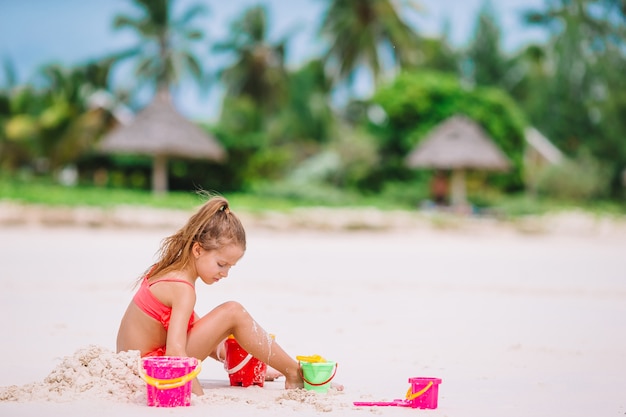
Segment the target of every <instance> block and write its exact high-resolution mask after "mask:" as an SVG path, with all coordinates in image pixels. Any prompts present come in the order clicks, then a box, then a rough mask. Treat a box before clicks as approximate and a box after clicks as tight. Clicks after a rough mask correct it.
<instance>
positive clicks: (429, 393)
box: [353, 377, 441, 409]
mask: <svg viewBox="0 0 626 417" xmlns="http://www.w3.org/2000/svg"><path fill="white" fill-rule="evenodd" d="M409 384H411V386H410V387H409V390H408V391H407V393H406V398H404V399H402V400H400V399H396V400H393V401H355V402H354V403H353V404H354V405H355V406H357V407H374V406H383V407H384V406H389V407H411V408H421V409H424V408H429V409H435V408H437V402H438V397H439V384H441V379H440V378H425V377H415V378H409Z"/></svg>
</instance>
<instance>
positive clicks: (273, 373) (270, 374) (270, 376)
mask: <svg viewBox="0 0 626 417" xmlns="http://www.w3.org/2000/svg"><path fill="white" fill-rule="evenodd" d="M281 376H284V375H283V374H281V373H280V372H278V371H277V370H276V369H274V368H272V367H271V366H269V365H268V366H267V371H266V372H265V380H266V381H274V380H276V379H277V378H280V377H281Z"/></svg>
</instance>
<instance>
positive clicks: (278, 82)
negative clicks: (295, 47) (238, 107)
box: [213, 5, 289, 112]
mask: <svg viewBox="0 0 626 417" xmlns="http://www.w3.org/2000/svg"><path fill="white" fill-rule="evenodd" d="M268 29H269V28H268V22H267V11H266V8H265V7H264V6H262V5H257V6H253V7H250V8H249V9H247V10H245V11H244V13H243V15H242V16H241V17H240V18H238V19H236V20H235V21H233V22H232V24H231V25H230V33H229V35H228V37H227V38H226V39H225V40H223V41H221V42H217V43H216V44H215V45H214V48H213V50H214V51H215V52H218V53H229V54H230V55H231V56H232V57H233V58H234V59H233V63H232V64H231V65H230V66H227V67H226V68H223V69H222V70H220V71H219V74H218V75H219V76H220V77H221V79H222V82H223V83H224V84H225V86H226V94H227V96H229V97H248V98H250V99H251V100H252V101H253V102H254V103H256V104H257V105H258V106H259V107H260V108H262V109H264V110H266V111H269V112H272V111H274V110H276V109H277V108H278V107H279V106H280V104H282V103H283V102H284V100H285V97H286V93H287V91H286V89H287V71H286V68H285V51H286V48H287V42H288V39H289V35H285V36H283V37H282V38H281V39H280V40H278V41H277V42H276V43H271V42H270V41H269V40H268Z"/></svg>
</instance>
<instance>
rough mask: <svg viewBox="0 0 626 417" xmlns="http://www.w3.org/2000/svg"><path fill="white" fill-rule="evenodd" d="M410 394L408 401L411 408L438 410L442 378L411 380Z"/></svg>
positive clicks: (408, 394) (417, 378)
mask: <svg viewBox="0 0 626 417" xmlns="http://www.w3.org/2000/svg"><path fill="white" fill-rule="evenodd" d="M409 384H411V388H409V392H408V393H407V399H406V401H407V402H408V403H409V404H410V406H411V408H430V409H435V408H437V401H438V397H439V384H441V379H440V378H424V377H416V378H409Z"/></svg>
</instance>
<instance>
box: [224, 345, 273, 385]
mask: <svg viewBox="0 0 626 417" xmlns="http://www.w3.org/2000/svg"><path fill="white" fill-rule="evenodd" d="M225 348H226V360H225V361H224V369H226V372H228V377H229V379H230V385H231V386H241V387H249V386H250V385H258V386H260V387H262V386H263V384H264V383H265V374H266V373H267V364H265V363H264V362H261V361H260V360H258V359H257V358H255V357H253V356H252V355H251V354H249V353H248V352H246V351H245V350H244V349H243V348H242V347H241V346H240V345H239V343H237V341H236V340H235V337H234V336H233V335H230V336H228V339H226V346H225Z"/></svg>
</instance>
